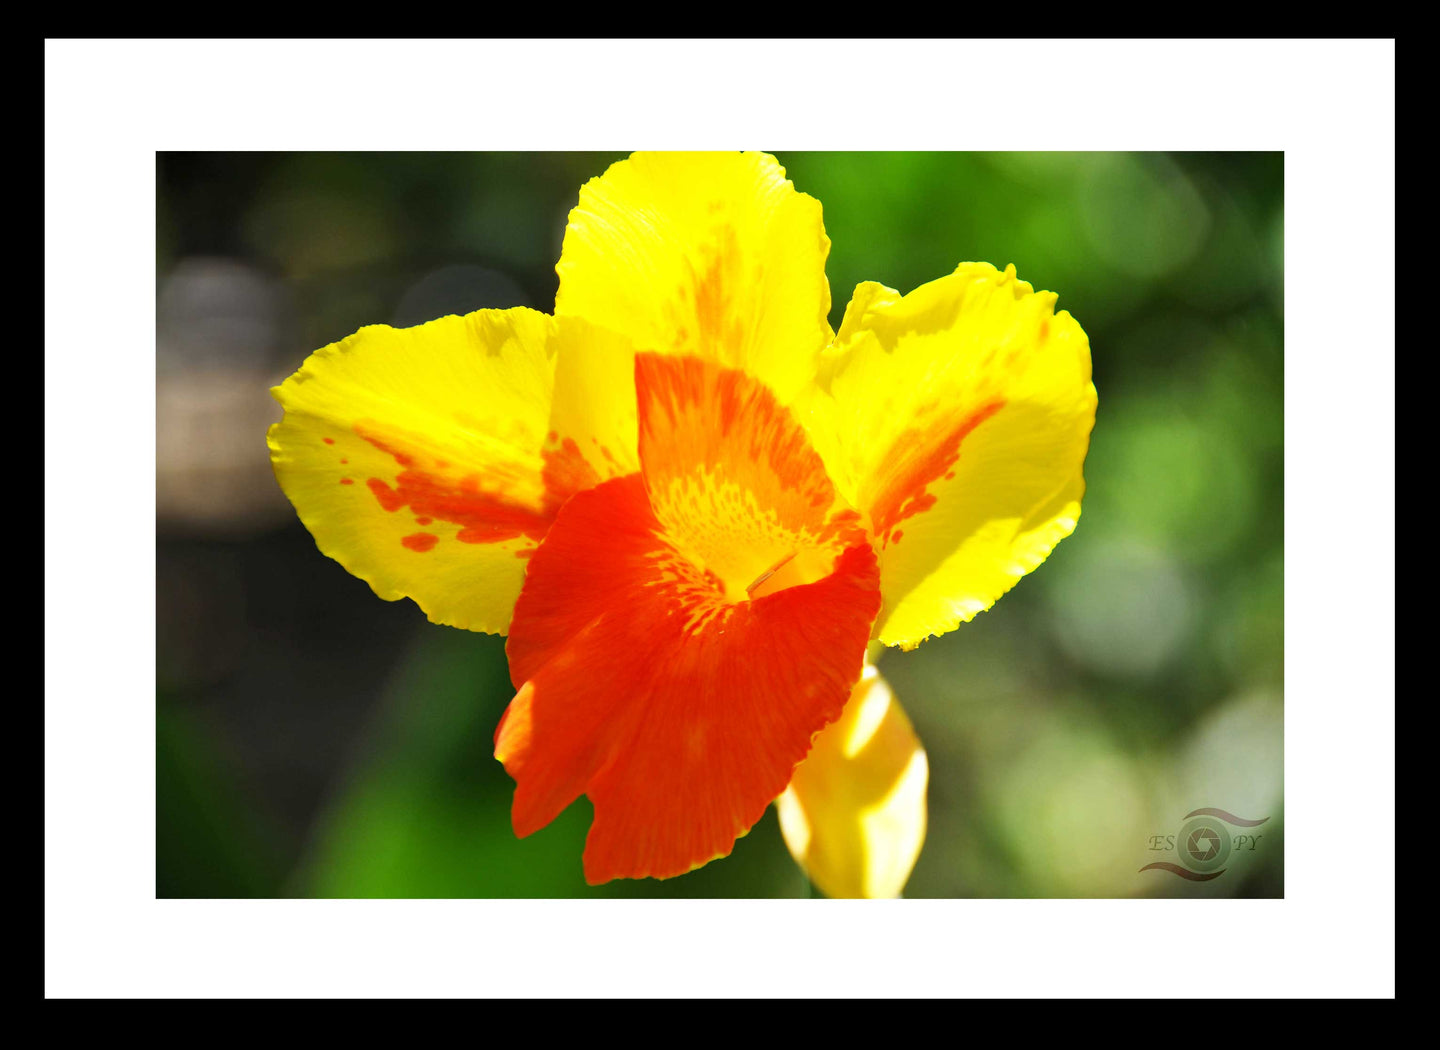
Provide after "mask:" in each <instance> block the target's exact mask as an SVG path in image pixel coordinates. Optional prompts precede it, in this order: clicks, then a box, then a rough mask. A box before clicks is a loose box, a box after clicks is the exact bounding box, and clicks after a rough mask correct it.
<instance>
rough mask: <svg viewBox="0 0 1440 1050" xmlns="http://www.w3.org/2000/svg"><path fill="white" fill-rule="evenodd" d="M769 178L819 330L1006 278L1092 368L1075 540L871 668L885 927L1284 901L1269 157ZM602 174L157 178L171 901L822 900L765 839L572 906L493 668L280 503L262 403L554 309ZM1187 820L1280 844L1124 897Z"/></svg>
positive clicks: (1279, 184)
mask: <svg viewBox="0 0 1440 1050" xmlns="http://www.w3.org/2000/svg"><path fill="white" fill-rule="evenodd" d="M777 155H778V156H779V159H780V162H781V163H782V164H784V165H785V167H786V169H787V171H788V174H789V175H790V177H791V178H793V179H794V181H795V184H796V186H797V187H798V188H799V189H801V190H802V191H804V192H807V193H809V194H811V195H813V196H815V197H817V198H819V200H820V201H821V202H822V204H823V205H824V209H825V225H826V229H827V232H828V233H829V235H830V238H831V241H832V242H833V247H832V249H831V254H830V261H829V265H828V273H829V277H830V283H831V290H832V296H833V299H834V311H833V315H832V324H834V325H836V326H838V324H839V320H840V316H841V314H842V313H843V310H844V307H845V303H846V302H847V301H848V299H849V295H850V291H851V289H853V288H854V286H855V285H856V284H857V283H858V282H860V281H862V280H878V281H882V282H884V283H885V284H888V285H891V286H893V287H896V288H898V289H900V290H901V291H902V292H904V291H909V290H910V289H912V288H914V287H915V286H916V285H918V284H921V283H924V282H925V281H928V280H931V279H933V278H935V277H938V276H941V275H942V274H945V273H947V272H949V271H950V270H952V269H953V268H954V267H955V265H956V264H957V263H958V262H961V261H962V260H983V261H987V262H992V263H995V264H996V265H998V266H1002V267H1003V266H1004V265H1005V264H1006V263H1014V264H1015V266H1016V267H1017V269H1018V271H1019V274H1020V276H1021V277H1022V278H1023V279H1025V280H1027V281H1029V282H1031V283H1032V284H1033V285H1034V286H1035V287H1036V288H1046V289H1050V290H1052V291H1055V292H1057V293H1058V294H1059V296H1060V302H1059V307H1060V308H1063V309H1068V310H1069V311H1070V312H1071V313H1072V314H1073V315H1074V316H1075V317H1076V318H1077V319H1078V320H1079V321H1080V323H1081V324H1082V325H1083V326H1084V328H1085V330H1086V331H1087V332H1088V334H1089V336H1090V343H1091V349H1092V354H1093V358H1094V373H1095V385H1096V387H1097V389H1098V390H1099V395H1100V408H1099V414H1098V418H1097V421H1096V425H1095V431H1094V436H1093V439H1092V444H1091V448H1090V454H1089V458H1088V460H1087V461H1086V466H1085V474H1086V478H1087V482H1088V485H1089V489H1088V492H1087V495H1086V497H1085V503H1084V512H1083V514H1082V517H1081V520H1080V525H1079V527H1078V529H1077V530H1076V532H1075V535H1074V536H1072V537H1071V538H1070V539H1068V540H1066V541H1065V542H1063V543H1062V544H1061V545H1060V546H1059V547H1058V548H1057V549H1056V551H1055V553H1054V554H1052V555H1051V557H1050V559H1049V560H1048V561H1047V562H1046V563H1045V564H1044V565H1043V566H1041V568H1040V569H1039V570H1037V571H1036V572H1035V573H1034V574H1032V575H1031V576H1029V577H1026V578H1025V579H1024V580H1022V581H1021V583H1020V584H1019V585H1018V586H1017V587H1016V589H1015V590H1013V591H1012V592H1011V593H1010V594H1009V595H1007V596H1006V597H1005V598H1004V599H1003V600H1002V601H1000V602H999V603H998V604H997V605H996V606H995V608H994V609H992V610H991V611H990V612H987V613H984V614H982V615H981V616H979V617H978V618H977V619H976V620H975V621H973V622H972V623H970V624H966V625H964V626H962V627H961V628H960V629H959V630H957V631H954V632H952V633H951V634H949V635H947V636H945V637H943V638H940V639H937V640H932V641H930V642H927V643H926V644H925V645H923V646H922V647H921V648H920V649H918V650H917V651H915V652H913V653H900V652H892V653H888V654H887V655H886V656H885V657H884V658H883V659H882V661H881V665H880V666H881V670H882V671H883V673H884V674H885V675H886V677H887V678H888V679H889V680H890V682H891V684H892V685H893V687H894V689H895V693H896V695H897V697H898V698H899V699H900V701H901V702H902V703H903V704H904V706H905V708H906V709H907V711H908V712H909V713H910V716H911V718H912V720H913V721H914V723H915V727H916V729H917V731H918V732H919V734H920V736H921V739H922V740H923V741H924V743H925V745H926V748H927V750H928V752H929V757H930V769H931V783H930V828H929V836H928V840H927V842H926V846H925V850H924V852H923V853H922V855H921V857H920V861H919V863H918V865H917V866H916V869H915V873H914V875H913V876H912V878H911V880H910V884H909V886H908V887H907V891H906V893H907V896H912V897H930V896H947V897H953V896H959V897H1030V896H1067V897H1068V896H1249V897H1278V896H1282V895H1283V870H1284V869H1283V851H1282V845H1283V831H1284V827H1283V823H1284V815H1283V805H1284V800H1283V765H1282V762H1283V746H1282V723H1283V714H1282V711H1283V706H1282V696H1283V624H1284V621H1283V612H1284V607H1283V583H1284V548H1283V503H1282V499H1283V494H1282V490H1283V430H1282V421H1283V418H1282V394H1283V350H1282V347H1283V312H1282V307H1283V216H1284V211H1283V174H1284V164H1283V155H1282V154H1278V153H1268V154H1237V153H1223V154H1214V153H1208V154H1108V153H1107V154H1099V153H1085V154H1059V153H1039V154H961V153H919V154H887V153H843V154H842V153H784V152H783V151H780V152H778V153H777ZM621 156H623V154H619V153H616V154H564V153H542V154H497V153H489V154H484V153H482V154H472V153H441V154H419V153H415V154H408V153H399V154H340V153H322V154H272V153H237V154H222V153H203V154H197V153H162V154H158V155H157V176H158V231H157V295H158V302H157V306H158V318H157V328H158V330H157V377H156V381H157V417H158V418H157V447H156V456H157V465H156V469H157V508H156V509H157V535H158V539H157V581H156V585H157V619H158V623H157V628H158V653H157V702H156V717H157V725H156V734H157V744H158V752H157V753H158V757H157V769H156V819H157V828H156V830H157V876H156V883H157V884H156V892H157V894H158V895H159V896H162V897H246V896H346V897H350V896H406V897H410V896H424V897H437V896H438V897H474V896H480V897H484V896H542V897H543V896H707V897H717V896H719V897H729V896H806V895H811V894H812V893H813V892H814V891H813V890H812V888H811V887H810V886H809V884H808V883H807V881H806V880H805V878H804V877H803V875H802V874H801V873H800V871H799V869H798V868H796V867H795V865H794V864H793V863H792V862H791V860H790V858H789V855H788V853H787V852H786V850H785V847H784V844H783V842H782V840H781V838H780V834H779V830H778V828H777V825H776V820H775V816H774V812H773V809H772V810H771V811H770V812H769V813H767V815H766V816H765V818H764V819H763V820H762V821H761V822H760V824H758V825H757V826H756V827H755V829H754V830H753V831H752V832H751V833H750V834H749V835H748V836H747V837H745V838H743V839H741V840H740V841H739V842H738V843H737V844H736V847H735V851H734V853H733V854H732V856H731V857H729V858H728V859H726V860H723V861H719V862H715V863H712V864H710V865H708V866H707V867H705V868H702V869H701V870H699V871H697V872H694V873H692V874H690V875H686V876H683V877H681V878H677V879H672V880H669V881H666V882H657V881H655V880H649V879H647V880H643V881H640V882H618V883H611V884H608V885H606V886H603V887H598V888H592V887H587V886H586V885H585V883H584V880H583V878H582V875H581V866H580V855H581V851H582V849H583V843H584V836H585V831H586V828H587V827H588V825H589V821H590V807H589V803H588V802H587V801H586V800H585V799H583V798H582V799H580V800H579V801H578V802H576V803H575V804H574V805H573V806H572V807H571V808H570V809H569V810H567V811H566V812H565V813H564V814H563V815H562V816H561V817H560V818H559V819H558V820H556V821H555V822H554V823H553V824H552V825H551V826H550V827H548V828H546V829H544V830H543V831H541V832H539V833H537V834H536V835H534V836H532V837H531V838H529V839H526V840H523V841H522V840H517V839H516V838H515V837H514V835H513V834H512V833H511V830H510V826H509V818H508V808H509V802H510V794H511V788H512V782H511V781H510V779H509V777H507V776H506V774H505V772H504V770H503V769H502V768H501V767H500V765H499V763H497V762H496V761H495V760H494V759H493V757H492V756H491V740H492V734H493V731H494V727H495V724H496V721H497V719H498V718H499V716H500V713H501V711H502V710H503V709H504V707H505V705H506V703H507V702H508V701H509V699H510V697H511V692H512V691H511V688H510V685H509V679H508V676H507V674H506V669H505V660H504V649H503V639H500V638H494V637H489V636H484V635H478V634H468V633H465V632H461V631H456V630H452V629H450V628H446V627H438V626H434V625H431V624H429V623H428V622H427V621H426V620H425V618H424V616H423V615H422V614H421V613H420V611H419V609H418V608H417V607H416V606H414V605H413V604H412V603H410V602H408V601H406V602H396V603H388V602H383V601H381V600H380V599H378V598H376V597H375V596H374V595H373V594H372V593H371V592H370V589H369V587H368V586H367V585H366V584H364V583H363V582H361V581H360V580H358V579H355V578H354V577H351V576H350V575H348V574H347V573H346V572H345V571H344V570H343V569H342V568H341V567H340V566H339V565H338V564H337V563H335V562H333V561H331V560H330V559H328V558H325V557H324V556H322V555H321V554H320V553H319V552H318V551H317V550H316V549H315V546H314V543H313V542H312V541H311V539H310V537H309V534H308V533H307V532H306V531H305V529H304V528H303V527H302V526H301V524H300V522H299V521H298V519H297V518H296V516H295V515H294V513H293V511H291V510H290V508H289V505H288V503H286V501H285V499H284V497H283V496H282V495H281V493H280V490H279V488H278V486H277V485H276V484H275V481H274V478H273V476H272V475H271V473H270V468H269V463H268V458H267V454H266V449H265V429H266V427H267V426H268V425H269V424H270V423H271V422H272V421H274V420H275V419H278V418H279V410H278V408H277V406H276V405H275V404H274V402H273V401H272V400H271V399H270V397H269V395H268V393H267V389H268V387H269V386H271V385H272V384H274V383H276V382H278V381H279V380H280V379H281V378H283V377H284V376H285V375H287V374H288V373H290V372H291V371H293V370H294V369H295V368H296V367H298V366H299V365H300V363H301V361H303V360H304V358H305V356H306V355H307V354H308V353H309V352H310V351H312V350H314V349H316V348H317V347H320V346H323V345H325V344H327V343H330V342H333V341H335V340H337V339H340V338H342V337H344V336H346V335H348V334H350V333H351V332H353V331H354V330H355V329H357V328H359V327H360V326H362V325H366V324H373V323H377V322H385V323H390V324H394V325H410V324H417V323H420V322H422V321H426V320H429V319H431V318H434V317H438V316H441V315H443V314H446V313H465V312H468V311H470V310H474V309H479V308H481V307H509V306H521V305H524V306H532V307H535V308H537V309H541V310H546V311H549V310H551V309H552V308H553V305H554V295H555V288H556V277H555V272H554V265H555V262H556V260H557V259H558V258H559V254H560V244H561V238H562V235H563V231H564V226H565V217H566V213H567V212H568V210H569V209H570V208H571V207H572V206H573V205H574V204H575V201H576V198H577V194H578V191H579V188H580V186H581V184H582V183H583V182H584V181H585V180H587V179H589V178H591V177H592V176H595V175H598V174H600V173H602V172H603V171H604V170H605V168H606V166H607V165H608V164H609V163H610V162H612V161H613V160H616V159H619V158H620V157H621ZM1203 806H1215V807H1220V808H1222V809H1226V810H1229V811H1230V812H1231V813H1235V814H1237V815H1239V816H1242V817H1249V818H1259V817H1269V818H1270V819H1269V820H1268V822H1267V823H1266V824H1265V825H1263V826H1262V827H1260V828H1257V829H1255V832H1258V833H1259V834H1260V835H1261V838H1260V841H1259V842H1258V844H1257V846H1256V848H1255V849H1254V850H1252V851H1245V852H1243V853H1236V854H1235V855H1234V856H1233V857H1232V861H1231V864H1230V867H1229V870H1227V872H1226V873H1225V875H1223V876H1222V877H1220V878H1218V879H1216V880H1214V881H1211V882H1206V883H1190V882H1186V881H1183V880H1181V879H1179V878H1177V877H1175V876H1173V875H1170V874H1168V873H1165V872H1160V871H1147V872H1143V873H1142V872H1140V871H1139V870H1138V869H1139V868H1140V867H1141V866H1142V865H1144V864H1146V863H1149V862H1151V861H1154V860H1166V859H1168V860H1172V861H1173V860H1175V859H1176V857H1175V854H1174V853H1173V852H1155V851H1151V850H1149V849H1148V848H1147V846H1148V845H1149V844H1150V842H1149V839H1150V836H1153V835H1174V834H1175V833H1176V832H1177V831H1178V830H1179V826H1180V824H1181V822H1182V818H1183V817H1184V815H1185V814H1186V813H1188V812H1189V811H1191V810H1193V809H1197V808H1200V807H1203ZM1237 830H1238V829H1237Z"/></svg>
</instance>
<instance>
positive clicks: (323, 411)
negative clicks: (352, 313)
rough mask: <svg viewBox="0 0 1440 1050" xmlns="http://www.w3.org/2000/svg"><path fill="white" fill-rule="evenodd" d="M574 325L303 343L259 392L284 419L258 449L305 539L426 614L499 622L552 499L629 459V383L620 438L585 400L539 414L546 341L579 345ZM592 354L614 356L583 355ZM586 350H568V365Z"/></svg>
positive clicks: (471, 624) (384, 593)
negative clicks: (280, 374)
mask: <svg viewBox="0 0 1440 1050" xmlns="http://www.w3.org/2000/svg"><path fill="white" fill-rule="evenodd" d="M581 329H582V326H575V325H570V324H567V325H564V326H561V325H557V322H556V321H555V320H554V319H553V318H550V317H547V316H546V315H544V314H541V313H537V312H535V311H533V310H524V309H516V310H481V311H478V312H476V313H473V314H469V315H467V316H465V317H444V318H441V319H440V320H438V321H431V322H430V323H428V324H423V325H419V326H417V327H415V328H405V329H395V328H391V327H389V326H387V325H374V326H371V327H368V328H362V329H361V330H360V331H358V332H356V333H355V334H354V335H352V336H350V337H349V338H348V339H344V340H341V341H340V342H338V343H334V344H332V345H330V346H327V347H325V348H323V349H321V350H317V351H316V352H315V353H313V354H311V355H310V357H309V358H308V359H307V360H306V362H305V364H304V365H303V366H301V368H300V370H299V371H298V372H296V373H295V374H294V375H293V376H291V377H290V378H289V379H287V380H286V381H285V382H284V383H283V384H281V385H280V386H278V387H276V388H275V389H274V390H273V391H272V393H273V394H274V396H275V398H276V400H278V401H279V402H280V404H281V405H282V406H284V409H285V416H284V418H283V420H282V421H281V422H279V423H277V424H275V426H273V427H271V429H270V435H269V444H270V457H271V462H272V464H273V465H274V468H275V476H276V478H277V479H278V480H279V482H280V485H281V487H282V488H283V489H284V490H285V494H286V495H287V496H288V497H289V498H290V501H291V503H293V504H294V505H295V509H296V511H297V512H298V513H299V515H300V519H301V521H303V522H304V523H305V526H306V527H307V528H308V529H309V530H310V532H311V534H312V535H313V536H314V537H315V542H316V544H317V546H319V548H320V550H321V551H322V552H324V553H325V554H327V555H329V556H330V557H332V558H334V559H335V560H336V561H338V562H340V564H342V565H343V566H345V568H346V569H348V570H349V571H350V572H352V573H354V574H355V575H356V576H359V577H360V578H361V579H363V580H365V581H366V582H368V583H369V584H370V586H371V587H372V588H373V589H374V591H375V593H376V594H378V595H379V596H380V597H381V598H385V599H387V600H391V601H393V600H396V599H399V598H404V597H409V598H413V599H414V600H415V601H416V603H417V604H419V606H420V607H421V608H422V609H423V610H424V611H425V614H426V615H427V616H428V617H429V618H430V619H431V620H433V621H435V622H436V623H444V624H450V625H451V626H454V627H462V628H467V629H470V630H476V631H490V632H494V633H503V632H504V631H505V630H506V628H507V626H508V625H509V622H510V614H511V611H512V609H513V608H514V605H515V599H516V597H517V596H518V595H519V593H520V586H521V584H522V582H523V581H524V577H525V567H526V564H527V562H526V559H527V558H528V557H529V555H530V554H531V553H532V552H533V551H534V549H535V547H536V546H537V545H538V544H539V542H540V540H541V539H542V538H543V537H544V535H545V533H546V531H547V530H548V528H549V525H550V522H551V521H552V520H553V518H554V516H555V513H556V511H558V509H559V507H560V505H561V504H563V503H564V502H565V500H566V499H568V498H569V496H570V495H572V494H573V493H574V492H576V491H579V490H581V489H584V488H588V487H590V486H592V485H594V484H596V483H598V482H599V481H600V480H603V479H604V478H606V477H610V476H614V475H615V474H617V473H628V472H630V471H632V470H634V469H635V467H634V463H635V453H634V443H635V439H634V422H633V415H634V396H633V394H632V395H631V396H630V398H629V401H628V404H629V405H630V408H629V412H630V415H631V417H632V421H631V422H630V424H629V427H630V431H629V435H628V438H627V437H626V435H625V434H624V422H623V418H621V419H620V420H619V421H618V422H616V421H614V420H612V421H611V426H610V428H609V429H608V430H606V429H604V428H603V427H600V425H599V422H598V421H599V420H601V419H602V418H604V417H603V413H601V412H599V410H598V407H597V408H596V411H595V412H594V413H593V418H587V417H583V416H582V417H579V418H576V419H569V418H566V417H565V416H564V414H563V413H561V414H560V415H558V416H557V415H556V414H555V413H553V412H552V395H553V393H554V384H555V364H556V356H557V350H559V349H561V348H563V346H564V345H565V344H566V342H567V341H571V342H577V343H587V342H594V340H593V339H587V338H586V336H587V335H590V334H591V333H588V332H586V331H584V330H581ZM607 350H609V351H610V352H611V353H614V354H617V355H618V353H619V351H616V350H614V348H612V347H608V346H607V345H604V344H601V345H600V349H599V350H597V352H596V353H597V355H599V354H602V353H604V352H605V351H607ZM599 359H600V357H598V356H597V357H596V358H594V360H599ZM589 360H591V359H587V358H584V357H577V361H576V368H577V371H579V372H580V373H583V372H584V371H585V368H584V367H581V366H584V365H585V364H586V362H587V361H589ZM567 400H568V401H570V402H573V401H576V400H578V399H577V398H574V397H570V398H568V399H567ZM602 434H605V435H608V436H609V440H611V441H612V442H613V443H615V444H617V445H619V444H620V443H622V442H624V441H626V440H628V442H629V446H628V449H627V448H623V447H617V448H616V449H609V448H608V446H604V445H602V443H601V440H602V439H601V435H602ZM581 446H583V451H582V448H581ZM607 452H608V453H609V459H607V455H606V453H607Z"/></svg>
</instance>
